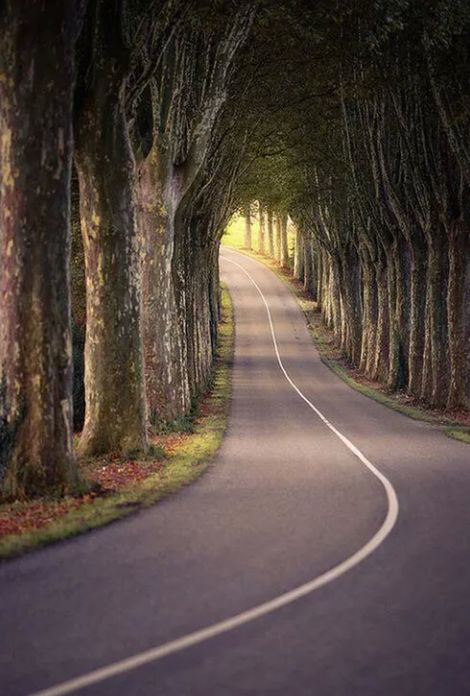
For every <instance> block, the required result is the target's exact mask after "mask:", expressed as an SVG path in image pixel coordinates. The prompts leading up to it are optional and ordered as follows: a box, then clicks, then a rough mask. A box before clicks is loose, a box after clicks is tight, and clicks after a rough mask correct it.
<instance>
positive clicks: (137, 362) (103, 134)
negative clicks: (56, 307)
mask: <svg viewBox="0 0 470 696" xmlns="http://www.w3.org/2000/svg"><path fill="white" fill-rule="evenodd" d="M117 72H118V71H117ZM100 73H101V74H99V75H97V77H96V78H95V79H96V81H97V84H96V86H95V88H94V91H93V93H91V94H90V95H88V99H87V102H86V103H85V105H84V107H83V109H82V112H81V114H80V117H79V119H78V121H77V154H76V163H77V170H78V174H79V182H80V209H81V222H82V235H83V241H84V249H85V265H86V277H87V332H86V345H85V393H86V415H85V425H84V429H83V434H82V437H81V440H80V451H81V452H82V453H84V454H87V455H95V454H102V453H105V452H110V451H123V450H129V449H142V448H145V447H146V444H147V439H146V408H145V389H144V374H143V355H142V335H141V277H140V259H139V252H140V249H139V239H138V228H137V215H136V190H137V180H136V167H135V160H134V156H133V152H132V149H131V145H130V141H129V135H128V131H127V124H126V117H125V109H124V94H123V84H122V83H121V82H120V80H119V79H114V75H115V73H116V71H115V70H114V69H113V67H112V66H108V65H106V63H104V64H103V63H101V66H100Z"/></svg>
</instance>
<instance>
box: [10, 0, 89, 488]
mask: <svg viewBox="0 0 470 696" xmlns="http://www.w3.org/2000/svg"><path fill="white" fill-rule="evenodd" d="M83 8H84V3H83V2H80V1H79V0H76V1H72V0H71V2H68V3H63V2H59V0H56V1H52V2H46V0H38V2H35V3H29V2H26V0H14V1H13V0H8V1H7V2H4V3H3V4H2V10H1V12H0V43H1V46H2V50H1V52H0V165H1V181H0V206H1V207H0V264H1V273H0V290H1V296H2V301H1V304H0V493H1V495H3V496H4V497H7V498H18V497H23V496H34V495H37V494H41V493H45V492H54V491H59V492H63V491H64V490H66V489H67V488H69V487H70V486H73V485H74V483H75V482H76V470H75V466H74V461H73V453H72V432H73V429H72V341H71V320H70V282H69V258H70V177H71V161H72V150H73V143H72V127H71V124H72V104H73V91H74V83H75V63H74V53H75V42H76V39H77V36H78V33H79V31H80V27H81V23H82V14H83Z"/></svg>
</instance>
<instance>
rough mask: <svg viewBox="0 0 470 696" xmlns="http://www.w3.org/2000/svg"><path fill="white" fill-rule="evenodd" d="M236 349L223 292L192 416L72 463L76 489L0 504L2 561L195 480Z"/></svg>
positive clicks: (216, 437) (224, 411)
mask: <svg viewBox="0 0 470 696" xmlns="http://www.w3.org/2000/svg"><path fill="white" fill-rule="evenodd" d="M233 350H234V323H233V307H232V302H231V298H230V295H229V293H228V291H227V289H226V288H223V291H222V320H221V323H220V326H219V348H218V352H217V358H216V362H215V365H214V369H213V375H212V379H211V383H210V385H209V388H208V390H207V392H206V393H205V394H203V395H202V396H201V397H200V399H199V401H198V403H197V404H196V405H195V407H194V409H193V413H192V415H191V416H190V417H188V418H185V419H182V420H181V421H178V422H175V423H173V424H170V425H168V426H166V427H165V428H162V429H160V430H159V431H158V432H154V433H152V435H151V437H150V442H151V445H150V448H149V450H148V452H146V453H145V455H143V454H142V453H139V452H128V453H127V454H126V455H123V454H117V453H116V454H111V455H107V456H104V457H98V458H92V459H81V460H79V462H78V465H79V472H80V478H81V481H82V490H83V491H85V492H82V493H81V494H79V495H68V496H65V497H63V498H60V499H58V498H56V499H54V498H37V499H35V500H32V501H24V502H23V501H16V502H13V503H4V504H2V505H0V558H7V557H11V556H14V555H17V554H19V553H22V552H25V551H28V550H31V549H33V548H37V547H40V546H44V545H46V544H48V543H51V542H53V541H58V540H61V539H65V538H68V537H71V536H74V535H76V534H80V533H82V532H85V531H87V530H89V529H93V528H95V527H99V526H101V525H103V524H107V523H109V522H111V521H113V520H116V519H118V518H121V517H125V516H127V515H129V514H131V513H132V512H135V511H136V510H139V509H141V508H144V507H147V506H149V505H152V504H154V503H156V502H157V501H158V500H161V499H162V498H165V497H166V496H168V495H170V494H172V493H175V492H176V491H178V490H179V489H181V488H182V487H184V486H186V485H188V484H190V483H192V482H193V481H194V480H196V479H197V478H198V477H199V476H200V475H201V474H202V473H203V472H204V471H205V469H206V468H207V466H208V464H209V462H210V461H211V459H212V458H213V456H214V454H215V452H216V451H217V450H218V448H219V446H220V443H221V441H222V437H223V434H224V431H225V428H226V424H227V416H228V409H229V402H230V394H231V365H232V358H233Z"/></svg>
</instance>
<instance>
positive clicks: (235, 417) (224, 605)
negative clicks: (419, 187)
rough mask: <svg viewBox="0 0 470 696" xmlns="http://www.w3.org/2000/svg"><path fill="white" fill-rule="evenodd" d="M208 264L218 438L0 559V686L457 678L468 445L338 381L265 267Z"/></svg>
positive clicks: (391, 683)
mask: <svg viewBox="0 0 470 696" xmlns="http://www.w3.org/2000/svg"><path fill="white" fill-rule="evenodd" d="M221 269H222V275H223V279H224V280H225V282H227V284H228V286H229V289H230V291H231V293H232V297H233V300H234V305H235V317H236V354H235V364H234V375H233V378H234V391H233V403H232V411H231V417H230V424H229V428H228V432H227V435H226V437H225V439H224V442H223V445H222V447H221V449H220V452H219V454H218V455H217V457H216V459H215V461H214V463H213V465H212V466H211V468H210V470H209V472H208V473H207V474H206V475H205V476H203V477H202V479H201V480H200V481H199V482H197V483H196V484H194V485H193V486H191V487H190V488H188V489H186V490H185V491H184V492H182V493H180V494H179V495H178V496H175V497H174V498H170V499H168V500H167V501H165V502H163V503H160V504H159V505H157V506H155V507H153V508H151V509H149V510H147V511H145V512H142V513H140V514H138V515H136V516H134V517H131V518H129V519H126V520H123V521H121V522H118V523H116V524H113V525H110V526H109V527H107V528H105V529H102V530H98V531H96V532H93V533H90V534H88V535H86V536H83V537H79V538H77V539H75V540H72V541H69V542H67V543H63V544H60V545H58V546H55V547H50V548H48V549H46V550H44V551H41V552H37V553H34V554H31V555H29V556H26V557H24V558H20V559H18V560H16V561H12V562H9V563H5V564H3V565H2V566H0V591H1V597H2V600H1V602H0V626H1V637H0V643H1V656H0V684H1V693H2V694H6V695H8V696H16V695H22V696H24V695H25V694H36V696H37V695H38V694H43V695H47V696H53V695H59V694H66V693H83V694H90V695H91V694H93V695H95V694H97V695H98V694H100V695H104V694H113V695H121V694H126V695H127V694H132V695H133V696H134V695H136V694H162V696H166V695H167V694H168V695H171V696H208V695H209V694H210V695H212V694H214V695H217V696H218V695H219V694H220V695H222V696H223V695H225V694H226V695H228V696H231V695H233V696H238V695H240V696H241V695H243V696H245V695H246V694H250V695H251V694H253V695H263V694H275V695H279V696H280V695H281V694H282V695H283V696H285V695H289V696H290V695H291V694H292V695H293V696H297V695H301V696H303V695H305V696H331V695H334V696H369V695H370V696H372V695H378V694H380V695H381V696H395V695H396V696H407V695H409V696H421V695H423V696H424V695H426V696H429V695H432V696H441V695H442V696H444V695H445V696H454V695H455V696H461V695H462V694H465V693H469V688H468V684H469V678H470V661H469V659H468V658H469V654H468V653H469V648H468V646H469V645H470V602H469V599H468V597H469V591H468V588H469V587H470V563H469V562H468V558H469V557H470V555H469V552H470V536H469V534H468V529H470V505H469V503H468V501H469V499H470V466H469V465H470V448H469V447H468V445H465V444H463V443H459V442H456V441H453V440H449V439H448V438H446V437H445V436H444V434H443V433H441V432H440V431H439V430H438V429H437V428H435V427H432V426H430V425H427V424H425V423H420V422H417V421H412V420H410V419H408V418H406V417H405V416H402V415H400V414H398V413H395V412H393V411H391V410H389V409H386V408H385V407H383V406H381V405H379V404H377V403H375V402H374V401H372V400H370V399H367V398H366V397H363V396H362V395H360V394H358V393H357V392H355V391H353V390H351V389H350V388H349V387H348V386H347V385H345V384H344V383H343V382H342V381H341V380H339V379H338V378H337V377H336V376H335V375H334V374H333V373H332V372H331V371H330V370H328V368H326V367H325V366H324V365H323V364H322V362H321V360H320V359H319V356H318V354H317V352H316V350H315V348H314V347H313V345H312V342H311V338H310V335H309V333H308V330H307V328H306V326H305V321H304V318H303V316H302V314H301V312H300V310H299V308H298V306H297V304H296V301H295V299H294V297H293V296H292V295H291V294H290V292H289V290H288V289H287V287H286V286H285V285H284V284H283V283H282V281H280V280H279V279H278V278H277V277H276V276H275V275H274V274H273V273H272V272H271V271H270V270H269V269H267V268H266V267H265V266H263V265H262V264H260V263H259V262H257V261H256V260H254V259H252V258H250V257H247V256H246V255H242V254H239V253H238V252H235V251H233V250H231V249H228V248H223V250H222V258H221ZM398 501H399V502H398ZM362 561H363V562H362Z"/></svg>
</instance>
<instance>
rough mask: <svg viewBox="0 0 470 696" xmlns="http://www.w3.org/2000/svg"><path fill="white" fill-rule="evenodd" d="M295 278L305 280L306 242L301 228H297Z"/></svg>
mask: <svg viewBox="0 0 470 696" xmlns="http://www.w3.org/2000/svg"><path fill="white" fill-rule="evenodd" d="M294 278H295V279H296V280H303V279H304V240H303V234H302V232H301V231H300V229H299V227H296V228H295V252H294Z"/></svg>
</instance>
